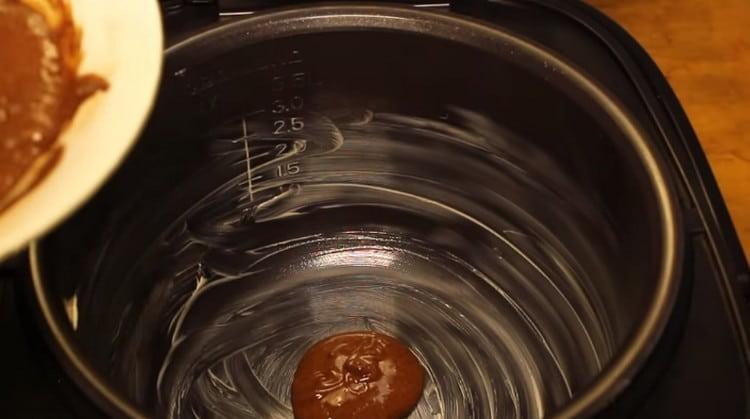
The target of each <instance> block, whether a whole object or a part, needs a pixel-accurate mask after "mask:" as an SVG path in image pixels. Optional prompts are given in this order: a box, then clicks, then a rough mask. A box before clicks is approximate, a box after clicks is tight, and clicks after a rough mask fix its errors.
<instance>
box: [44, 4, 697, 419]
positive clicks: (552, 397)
mask: <svg viewBox="0 0 750 419" xmlns="http://www.w3.org/2000/svg"><path fill="white" fill-rule="evenodd" d="M673 205H674V203H673V195H672V190H671V185H670V182H669V181H668V180H667V179H666V177H665V175H664V172H663V168H662V165H661V162H660V157H659V156H658V155H656V153H655V151H654V150H653V149H652V148H651V147H650V146H649V139H648V137H647V136H646V134H645V133H644V132H642V131H641V130H640V129H639V127H638V126H636V125H635V124H634V123H633V122H632V121H631V119H629V118H628V114H627V110H626V109H622V108H621V107H619V106H618V104H617V102H616V100H615V99H613V98H611V97H609V96H608V95H607V94H606V93H605V92H603V91H601V90H600V89H598V88H597V87H596V85H595V84H594V83H592V82H591V81H589V80H588V79H587V78H586V77H585V75H583V73H581V72H579V71H577V70H575V69H573V68H571V67H570V66H568V65H566V64H565V63H564V61H563V60H561V59H559V58H557V57H554V56H552V55H551V54H548V53H546V52H545V51H543V50H542V49H540V48H538V47H536V46H534V45H533V44H531V43H529V42H527V41H525V40H523V39H522V38H520V37H519V36H517V35H514V34H509V33H505V32H503V31H502V30H501V29H498V28H490V27H487V26H484V25H482V24H479V23H476V22H473V21H469V20H465V19H459V18H456V17H451V16H446V15H440V14H435V13H430V12H423V11H418V10H413V9H402V8H391V7H375V6H352V7H342V6H337V7H308V8H304V9H291V10H288V11H283V12H276V13H269V14H267V15H259V16H256V17H252V18H250V19H247V20H244V21H241V22H237V23H232V24H229V25H225V26H222V27H219V28H217V29H214V30H211V31H207V32H204V33H202V34H200V35H198V36H196V37H195V38H191V39H188V40H187V41H184V42H183V43H180V44H178V45H176V46H175V47H173V48H171V49H170V50H169V51H168V53H167V61H166V67H165V79H164V80H163V84H162V90H161V94H160V99H159V102H158V104H157V107H156V110H155V113H154V116H153V118H152V121H151V123H150V126H149V128H148V129H147V131H146V134H145V135H144V137H143V139H142V140H141V142H140V143H139V145H138V147H137V149H136V150H135V151H134V153H133V155H132V156H131V157H130V158H129V160H128V162H126V164H125V166H124V167H123V168H122V169H121V170H120V172H119V173H118V174H117V176H115V178H114V179H112V181H111V182H110V183H109V184H108V185H107V187H106V188H105V189H104V190H103V191H102V192H101V193H100V194H99V195H98V196H97V197H96V199H95V200H94V201H92V202H91V203H90V204H89V205H88V206H87V207H86V208H85V209H84V210H83V211H81V212H80V213H79V214H78V215H77V216H76V217H74V218H73V219H72V220H71V221H70V222H68V223H67V224H66V225H65V226H63V227H62V228H61V229H59V230H58V231H56V232H55V233H54V234H52V235H50V236H49V237H48V238H46V239H45V240H44V241H43V242H42V243H41V244H39V245H36V246H34V247H33V248H32V258H33V261H34V263H33V268H34V274H35V275H34V285H35V289H36V292H37V295H38V297H39V300H40V303H41V304H40V305H41V307H42V313H43V315H44V317H45V320H46V321H47V324H48V326H49V328H50V330H51V332H52V335H53V339H54V343H55V345H56V346H57V347H58V348H59V349H60V351H61V355H62V358H63V359H64V360H65V362H66V363H67V365H68V366H69V368H70V370H71V372H72V374H73V376H74V377H77V378H78V379H79V382H80V383H81V385H82V386H83V387H84V388H85V389H87V391H88V392H89V393H90V394H91V395H92V396H93V397H94V398H95V399H97V400H99V401H101V402H102V404H103V405H104V406H105V407H107V408H108V409H109V410H110V411H112V412H116V413H120V414H122V413H126V414H130V415H134V414H146V413H147V414H157V415H160V416H170V417H192V416H191V415H198V416H199V417H211V416H213V415H224V416H237V415H241V414H245V415H249V416H250V417H289V416H291V412H290V410H289V405H288V383H289V381H290V379H291V374H293V372H294V366H295V365H296V362H297V361H298V360H299V357H300V356H301V354H302V353H303V352H304V349H305V348H306V347H308V346H309V345H311V344H312V343H314V342H315V340H317V339H320V338H323V337H325V336H327V335H330V334H332V333H335V332H339V331H346V330H358V329H371V330H375V331H380V332H385V333H389V334H392V335H394V336H397V337H399V338H400V339H402V340H403V341H405V342H406V343H407V344H409V345H410V346H411V347H412V349H413V350H414V352H415V353H416V355H417V356H418V357H419V358H420V360H421V362H422V363H423V364H424V365H425V367H426V369H427V375H428V379H427V384H426V386H425V391H424V396H423V400H422V402H421V403H420V405H419V406H418V407H417V409H416V410H415V412H414V413H413V415H412V417H420V418H421V417H446V418H463V417H467V418H468V417H481V418H488V417H503V418H506V417H517V418H537V417H549V416H556V417H580V416H586V415H590V414H591V413H593V412H595V411H597V410H598V409H600V408H601V407H602V406H603V405H605V404H607V402H608V401H609V400H610V399H611V398H612V397H614V396H615V395H616V394H617V393H618V392H620V391H621V390H622V389H623V388H624V387H625V386H626V385H627V383H628V381H629V379H630V378H631V377H632V376H633V374H634V373H635V372H636V371H637V369H638V367H639V366H640V365H641V363H642V362H643V359H644V358H645V357H646V356H647V355H648V353H649V352H650V350H651V348H652V347H653V345H654V343H655V342H656V341H657V340H658V338H659V335H660V333H661V331H662V329H663V326H664V323H665V321H666V319H667V317H668V315H669V313H670V312H671V308H672V303H673V299H674V294H675V290H676V287H677V285H678V283H679V281H680V275H679V272H677V270H676V268H675V267H676V266H680V264H679V263H678V262H679V261H680V260H681V257H682V249H681V246H679V245H678V244H679V243H680V228H679V222H678V220H676V215H675V209H674V207H673ZM73 240H75V241H73ZM71 243H75V244H74V245H71ZM71 324H72V325H73V327H71ZM73 329H75V330H73ZM143 412H145V413H143ZM435 415H436V416H435Z"/></svg>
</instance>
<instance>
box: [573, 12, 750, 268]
mask: <svg viewBox="0 0 750 419" xmlns="http://www.w3.org/2000/svg"><path fill="white" fill-rule="evenodd" d="M587 1H588V3H589V4H591V5H593V6H595V7H597V8H599V9H600V10H601V11H603V12H604V13H606V14H607V15H608V16H609V17H611V18H612V19H614V20H616V21H617V22H618V23H620V24H621V25H622V26H624V27H625V29H627V30H628V31H629V32H630V33H631V35H633V36H634V37H635V38H636V39H637V40H638V42H640V43H641V45H642V46H643V47H644V48H645V49H646V50H647V51H648V52H649V54H651V56H652V57H653V58H654V60H655V61H656V63H657V64H658V65H659V67H660V68H661V70H662V72H663V73H664V74H665V75H666V76H667V79H668V80H669V83H670V84H671V85H672V88H673V89H674V90H675V92H676V93H677V97H679V99H680V102H681V103H682V105H683V107H684V108H685V111H686V112H687V114H688V117H689V118H690V121H691V122H692V124H693V127H694V128H695V131H696V132H697V133H698V138H699V139H700V142H701V144H702V145H703V149H704V150H705V152H706V154H707V155H708V160H709V162H710V163H711V168H712V169H713V172H714V175H715V176H716V179H717V181H718V183H719V188H720V189H721V192H722V194H723V195H724V199H725V200H726V202H727V206H728V207H729V212H730V213H731V215H732V220H733V221H734V225H735V227H736V229H737V233H738V234H739V235H740V240H741V241H742V243H743V247H744V250H745V255H746V256H747V257H748V259H750V0H587Z"/></svg>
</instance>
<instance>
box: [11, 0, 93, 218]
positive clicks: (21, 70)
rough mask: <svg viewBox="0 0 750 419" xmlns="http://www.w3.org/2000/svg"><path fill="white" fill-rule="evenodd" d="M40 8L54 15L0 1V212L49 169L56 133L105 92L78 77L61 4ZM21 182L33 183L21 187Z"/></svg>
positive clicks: (73, 35) (75, 48) (75, 35)
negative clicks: (96, 94) (94, 96)
mask: <svg viewBox="0 0 750 419" xmlns="http://www.w3.org/2000/svg"><path fill="white" fill-rule="evenodd" d="M41 3H42V2H36V3H34V4H41ZM43 3H44V4H46V5H48V6H49V7H48V8H47V9H46V10H45V12H47V13H50V10H51V11H53V12H56V14H54V16H52V15H43V14H42V13H39V12H38V11H37V10H35V9H34V8H33V7H31V6H30V5H29V4H32V3H28V4H27V3H26V2H24V1H20V0H0V64H1V65H2V69H1V70H0V211H2V210H3V209H4V208H6V207H7V206H9V205H10V203H12V202H13V201H14V200H16V199H17V198H19V197H20V195H22V194H23V193H24V192H26V189H28V187H30V186H31V185H32V184H33V183H35V182H37V181H38V180H39V179H40V178H41V176H42V175H43V173H44V172H45V170H44V169H45V167H44V166H47V167H46V169H48V168H49V165H50V164H52V163H54V161H55V158H54V157H55V155H54V153H55V152H59V150H56V149H55V141H56V140H57V138H58V136H59V135H60V132H61V131H62V130H63V129H64V128H65V125H66V124H67V123H68V122H69V121H70V119H71V118H72V117H73V115H74V114H75V112H76V109H78V106H79V105H80V104H81V102H82V101H84V100H85V99H86V98H88V97H89V96H91V95H92V94H93V93H94V92H96V91H98V90H102V89H104V88H106V86H107V83H106V82H105V81H104V80H102V79H101V78H99V77H96V76H83V77H79V76H78V74H77V72H78V64H79V61H80V34H79V32H78V30H77V29H76V27H75V26H74V25H73V22H72V19H71V15H70V10H69V9H68V8H67V6H66V4H65V3H63V2H62V1H61V0H47V1H46V2H43ZM40 161H44V162H46V164H42V165H41V166H42V167H39V166H40V165H39V162H40ZM35 165H36V167H35ZM25 176H30V177H33V179H31V180H29V179H28V178H27V179H25V180H26V181H25V182H22V179H23V178H24V177H25ZM24 185H25V186H24ZM19 188H20V189H21V190H19Z"/></svg>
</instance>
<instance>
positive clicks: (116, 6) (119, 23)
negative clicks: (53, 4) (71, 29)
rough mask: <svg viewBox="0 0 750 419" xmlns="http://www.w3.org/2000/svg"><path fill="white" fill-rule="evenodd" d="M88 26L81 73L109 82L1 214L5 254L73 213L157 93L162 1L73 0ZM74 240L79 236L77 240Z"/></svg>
mask: <svg viewBox="0 0 750 419" xmlns="http://www.w3.org/2000/svg"><path fill="white" fill-rule="evenodd" d="M69 4H70V5H71V8H72V11H73V16H74V20H75V23H76V25H77V26H78V27H79V28H80V29H81V31H82V52H83V61H82V62H81V68H80V73H81V74H86V73H93V74H97V75H99V76H101V77H103V78H104V79H105V80H107V82H108V83H109V89H108V90H107V91H106V92H103V93H97V94H96V95H95V96H93V97H92V98H90V99H89V100H87V101H86V102H84V104H83V105H82V106H81V107H80V108H79V109H78V112H77V113H76V115H75V117H74V118H73V120H72V121H71V123H70V125H69V126H68V127H67V129H66V130H65V131H64V132H63V134H62V135H61V136H60V138H59V139H58V141H59V142H60V144H62V145H63V152H62V156H61V158H60V160H59V161H58V162H57V164H56V165H55V166H54V167H53V168H52V170H51V171H50V172H49V173H48V174H47V176H46V177H44V179H43V180H42V181H41V182H40V183H39V184H38V185H36V187H34V188H33V189H32V190H31V191H29V192H28V193H27V194H26V195H24V196H23V197H22V198H21V199H20V200H18V201H17V202H16V203H15V204H13V205H12V206H11V207H10V208H8V209H6V210H5V211H4V212H2V213H0V261H1V260H2V259H4V258H6V257H8V256H9V255H11V254H12V253H14V252H16V251H18V250H20V249H21V248H23V247H24V246H26V245H27V244H28V243H29V242H30V241H31V240H33V239H35V238H37V237H39V236H40V235H42V234H44V233H45V232H46V231H48V230H49V229H51V228H52V227H54V226H55V225H56V224H58V223H60V222H61V221H62V220H64V219H65V218H66V217H68V216H69V215H71V214H72V213H73V212H74V211H75V210H76V209H77V208H78V207H79V206H81V205H82V204H83V203H84V202H85V201H86V200H87V199H89V198H90V197H91V196H92V195H93V194H94V192H96V190H97V189H98V188H99V187H100V186H101V185H102V184H103V183H104V181H105V180H106V179H107V178H108V177H109V176H110V175H111V174H112V172H113V171H114V170H115V169H116V168H117V166H118V165H119V164H120V162H121V161H122V159H123V158H124V157H125V155H126V154H127V152H128V150H129V149H130V147H131V146H132V145H133V143H134V142H135V140H136V139H137V137H138V134H139V133H140V131H141V128H142V127H143V124H144V123H145V121H146V118H147V117H148V115H149V113H150V111H151V107H152V104H153V101H154V97H155V95H156V92H157V89H158V84H159V79H160V73H161V65H162V48H163V35H162V25H161V15H160V11H159V5H158V2H157V0H106V1H105V0H69ZM71 246H75V243H71Z"/></svg>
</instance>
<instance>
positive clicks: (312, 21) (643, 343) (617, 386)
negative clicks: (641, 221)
mask: <svg viewBox="0 0 750 419" xmlns="http://www.w3.org/2000/svg"><path fill="white" fill-rule="evenodd" d="M249 28H252V29H249ZM456 28H460V29H461V30H462V31H467V34H469V35H471V36H468V35H467V36H466V37H467V38H469V39H470V40H474V41H476V40H477V39H485V40H490V41H491V42H493V43H495V44H503V45H506V46H512V47H513V48H514V50H515V53H516V55H521V56H523V55H526V56H528V57H529V58H531V59H532V60H533V61H535V62H541V61H546V62H548V63H549V65H550V66H553V67H555V68H556V69H558V71H557V72H556V73H555V74H556V77H563V78H565V79H566V80H567V82H568V83H570V84H572V85H574V86H575V87H576V88H577V89H579V90H580V91H582V92H584V93H585V94H586V95H588V96H589V97H590V98H591V99H592V100H593V101H594V102H595V103H597V104H598V105H600V106H601V107H602V109H604V110H605V112H606V113H607V114H608V115H609V116H610V117H611V118H612V119H613V120H614V121H616V122H617V123H618V124H619V128H620V129H621V130H623V132H624V133H625V134H626V137H627V138H628V139H629V140H630V143H631V145H632V147H633V148H634V151H635V152H636V153H637V155H638V157H639V158H640V159H641V163H642V164H643V165H644V167H645V168H646V171H647V172H648V173H647V175H648V178H649V181H650V182H651V184H652V187H653V188H654V193H655V195H656V200H657V207H658V211H659V218H660V220H659V221H660V224H661V226H662V231H661V232H660V233H661V235H660V237H661V243H660V249H661V254H662V257H661V261H660V267H659V277H658V280H656V285H655V288H654V292H653V294H652V297H651V300H650V301H649V303H648V308H647V310H646V311H645V314H644V316H643V318H642V320H641V322H640V324H638V325H637V326H634V331H633V333H632V334H631V335H630V336H629V337H628V338H627V339H626V340H625V341H624V342H623V344H622V347H621V349H620V350H619V352H618V353H617V354H616V355H615V356H614V357H613V358H612V359H611V360H610V362H609V364H608V366H607V367H606V368H604V369H603V370H602V371H601V372H600V373H599V374H598V375H597V376H596V378H595V379H594V380H592V383H590V384H589V385H588V386H586V387H585V388H582V389H581V391H580V392H579V393H578V394H576V395H575V396H574V397H573V398H572V399H571V400H570V401H569V402H568V403H567V404H565V405H564V406H562V407H560V408H559V409H557V410H555V411H553V412H552V414H551V416H550V417H551V418H553V419H568V418H579V417H588V416H591V415H594V414H595V413H597V412H599V411H600V410H601V409H603V408H604V407H605V406H606V405H607V404H608V403H609V402H611V401H612V400H613V399H614V398H615V397H616V396H617V395H619V394H620V393H621V392H622V391H623V390H624V389H625V388H626V387H627V385H628V384H629V383H630V382H631V381H632V379H633V377H634V376H635V375H636V373H637V372H638V371H639V370H640V368H641V367H642V365H643V364H644V363H645V361H646V359H647V358H648V356H649V355H650V354H651V352H652V350H653V349H654V347H655V345H656V343H657V342H658V341H659V338H660V337H661V335H662V332H663V331H664V328H665V327H666V324H667V322H668V320H669V318H670V314H671V312H672V309H673V307H674V304H675V301H676V296H677V291H678V289H679V286H680V284H681V282H682V275H681V274H682V261H683V257H684V254H683V252H684V249H683V246H682V245H680V243H683V228H682V217H681V215H680V213H679V211H678V206H677V199H676V191H675V186H674V185H673V184H672V182H671V181H670V180H669V178H668V177H667V176H665V173H667V165H666V163H665V162H664V161H663V155H661V154H660V152H659V150H658V149H657V148H656V146H655V145H653V144H650V143H649V142H648V141H647V140H646V138H647V137H646V135H645V134H644V131H643V130H641V129H639V127H638V125H637V124H636V123H634V122H633V121H632V120H631V118H630V117H629V113H628V112H626V111H625V110H624V109H623V108H622V107H621V106H620V105H619V104H618V103H617V101H616V100H615V99H614V98H612V97H611V96H610V95H608V94H607V93H606V92H605V91H604V90H603V89H602V88H600V87H599V86H598V85H597V84H596V83H595V82H593V81H592V80H590V79H589V78H588V77H587V76H586V75H585V74H584V73H582V72H581V71H579V70H578V69H576V68H575V67H574V66H572V65H570V64H568V63H566V62H565V61H564V59H561V58H559V57H557V56H556V55H554V54H553V53H551V52H549V51H547V50H546V49H544V48H543V47H540V46H538V45H536V44H534V43H533V42H532V41H529V40H526V39H524V38H522V37H520V36H519V35H517V34H515V33H513V32H511V31H507V30H505V29H503V28H500V27H497V26H488V25H487V24H486V23H482V22H481V21H478V20H475V19H472V18H467V17H465V16H460V17H459V16H453V15H448V14H443V13H436V12H434V11H428V10H420V9H417V8H409V7H403V6H393V5H349V4H340V5H335V6H331V5H306V6H301V7H299V6H298V7H292V8H285V9H276V10H272V11H269V12H264V13H261V14H258V15H252V16H250V17H246V18H243V19H241V20H238V21H235V22H231V23H225V24H221V25H220V26H217V27H214V28H211V29H208V30H205V31H203V32H201V33H199V34H198V35H195V36H193V37H190V38H187V39H185V40H183V41H181V42H179V43H177V44H175V45H173V46H172V47H170V48H169V49H167V52H166V54H167V56H170V55H172V54H176V53H178V52H184V51H183V50H184V49H185V48H191V51H189V52H188V53H194V52H196V51H199V49H200V46H201V45H204V46H207V45H208V44H210V43H211V42H212V41H213V40H214V39H222V38H223V39H226V38H227V37H232V36H236V35H237V34H238V33H242V36H243V40H244V41H245V43H244V45H248V44H250V43H256V42H262V41H264V40H269V39H272V38H274V37H277V36H280V34H283V35H286V36H288V35H294V34H305V33H315V32H320V31H331V30H337V29H338V30H341V29H357V30H363V31H365V30H396V31H401V32H403V33H414V34H422V35H427V36H431V37H438V38H445V37H447V36H448V35H447V34H451V35H452V37H451V38H450V39H451V40H453V41H456V37H457V35H456V32H457V31H456ZM440 30H443V32H442V33H441V32H440ZM477 37H479V38H477ZM202 40H207V41H206V42H205V43H202V42H201V41H202ZM459 42H462V41H461V40H459ZM463 42H464V43H466V44H468V43H469V41H468V40H463ZM228 44H230V43H229V42H225V43H224V47H225V48H230V47H229V46H228ZM41 252H42V249H41V243H39V242H34V243H32V245H31V247H30V264H31V272H32V286H33V291H34V294H35V297H36V299H37V301H38V303H39V305H40V309H41V312H42V316H43V320H44V322H43V323H44V327H45V328H46V329H47V331H48V332H49V333H50V334H51V336H52V339H53V342H54V344H55V345H54V346H56V347H57V349H58V351H59V353H60V356H61V357H62V359H63V361H64V364H68V366H69V367H71V368H70V369H72V370H73V375H74V377H78V378H79V385H81V386H82V387H83V388H84V389H85V390H88V392H89V393H94V394H93V398H94V399H95V400H97V401H99V402H100V405H101V406H102V407H103V408H105V409H106V410H108V411H110V412H115V413H116V414H117V415H123V414H125V415H127V416H130V417H143V418H145V417H148V416H147V414H146V413H144V412H143V411H142V410H140V409H139V408H138V407H137V406H135V405H134V404H132V402H131V401H130V400H129V399H128V398H127V397H126V396H124V395H123V394H121V393H120V392H118V391H117V390H115V389H114V387H113V386H112V385H111V383H109V382H108V380H106V379H104V378H103V377H102V376H101V375H100V374H99V372H98V371H97V370H96V369H94V368H93V367H92V366H91V365H90V364H89V363H88V361H87V360H86V358H85V357H84V355H83V353H82V351H81V350H80V349H79V347H78V346H77V344H76V342H75V339H74V337H73V333H72V331H71V328H70V325H69V323H68V322H67V321H65V320H63V319H65V318H66V317H65V315H64V314H63V312H62V307H61V302H60V301H55V300H54V299H53V298H52V294H51V292H50V290H49V289H48V288H47V286H46V284H45V281H44V277H43V272H42V267H41V265H40V260H41V259H40V254H41ZM81 380H83V381H81ZM92 387H93V389H92Z"/></svg>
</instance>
